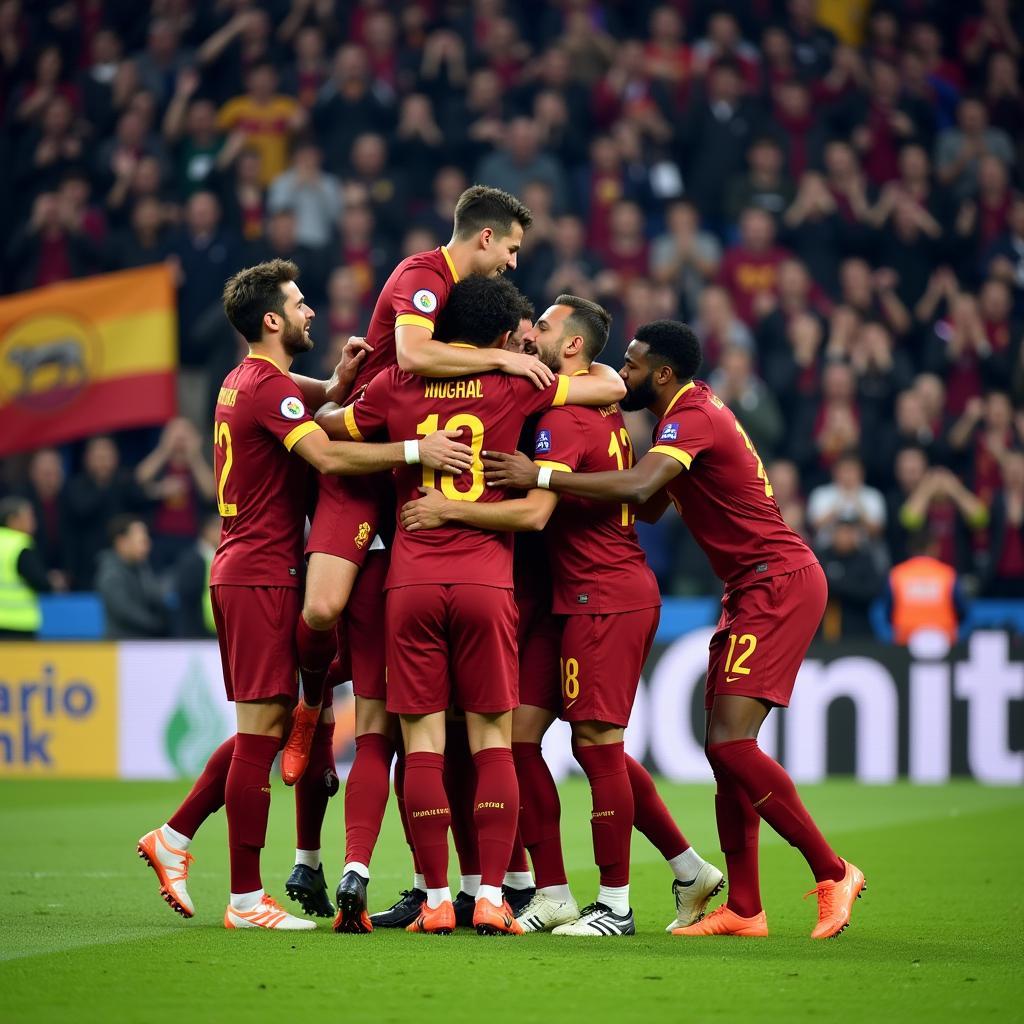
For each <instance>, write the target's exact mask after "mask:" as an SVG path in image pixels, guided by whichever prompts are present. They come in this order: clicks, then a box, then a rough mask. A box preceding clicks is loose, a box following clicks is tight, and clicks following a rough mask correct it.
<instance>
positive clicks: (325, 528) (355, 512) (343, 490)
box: [306, 473, 394, 565]
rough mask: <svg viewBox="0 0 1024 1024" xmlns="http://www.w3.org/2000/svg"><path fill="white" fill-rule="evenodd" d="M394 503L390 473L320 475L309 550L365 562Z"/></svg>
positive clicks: (308, 553) (309, 553) (309, 538)
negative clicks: (374, 539)
mask: <svg viewBox="0 0 1024 1024" xmlns="http://www.w3.org/2000/svg"><path fill="white" fill-rule="evenodd" d="M393 503H394V499H393V491H392V489H391V474H390V473H374V474H372V475H370V476H328V475H324V476H321V477H320V484H319V491H318V493H317V499H316V511H315V512H314V513H313V523H312V527H311V528H310V531H309V537H308V538H307V539H306V554H307V555H311V554H313V553H314V552H317V551H321V552H324V553H325V554H328V555H334V556H335V557H337V558H345V559H348V561H350V562H355V563H356V565H362V564H363V562H364V561H365V560H366V556H367V554H368V553H369V550H370V544H371V543H372V542H373V538H374V536H375V535H376V534H377V533H379V532H380V529H381V525H382V523H383V521H384V517H385V516H387V515H388V511H387V510H388V509H389V508H390V507H392V506H393Z"/></svg>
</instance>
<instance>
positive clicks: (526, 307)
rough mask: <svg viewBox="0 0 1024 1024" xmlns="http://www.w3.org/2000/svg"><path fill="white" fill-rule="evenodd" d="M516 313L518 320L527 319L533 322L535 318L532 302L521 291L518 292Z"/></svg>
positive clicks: (535, 313)
mask: <svg viewBox="0 0 1024 1024" xmlns="http://www.w3.org/2000/svg"><path fill="white" fill-rule="evenodd" d="M518 313H519V319H520V320H529V321H530V322H531V323H533V321H534V320H536V319H537V310H536V309H534V308H533V303H532V302H531V301H530V300H529V299H528V298H527V297H526V296H525V295H524V294H523V293H522V292H519V310H518ZM517 326H518V325H517Z"/></svg>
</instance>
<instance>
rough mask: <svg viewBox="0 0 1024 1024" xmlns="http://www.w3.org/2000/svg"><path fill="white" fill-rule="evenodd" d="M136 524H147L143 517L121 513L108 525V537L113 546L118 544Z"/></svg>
mask: <svg viewBox="0 0 1024 1024" xmlns="http://www.w3.org/2000/svg"><path fill="white" fill-rule="evenodd" d="M136 523H145V519H143V518H142V517H141V516H136V515H132V513H131V512H121V513H119V514H118V515H116V516H114V517H113V519H111V520H110V522H109V523H107V536H108V537H109V538H110V543H111V544H116V543H117V542H118V541H119V540H120V539H121V538H122V537H123V536H124V535H125V534H126V533H127V532H128V531H129V530H130V529H131V528H132V527H133V526H134V525H135V524H136Z"/></svg>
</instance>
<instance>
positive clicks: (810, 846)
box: [708, 739, 846, 882]
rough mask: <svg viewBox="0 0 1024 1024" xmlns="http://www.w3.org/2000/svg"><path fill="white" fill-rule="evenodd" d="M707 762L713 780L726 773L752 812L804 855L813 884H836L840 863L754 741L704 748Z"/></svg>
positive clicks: (781, 770)
mask: <svg viewBox="0 0 1024 1024" xmlns="http://www.w3.org/2000/svg"><path fill="white" fill-rule="evenodd" d="M708 760H709V761H710V762H711V767H712V768H713V769H714V772H715V775H716V776H717V775H718V774H719V770H720V769H724V770H725V771H726V772H728V773H729V775H731V776H732V777H733V779H735V780H736V782H737V783H738V784H739V785H740V786H742V787H743V791H744V792H745V793H746V794H747V796H748V797H749V799H750V803H751V804H752V805H753V808H754V810H755V811H757V813H758V814H760V815H761V817H762V818H764V820H765V821H767V822H768V824H769V825H771V827H772V828H773V829H775V831H776V832H778V833H779V835H780V836H782V838H783V839H785V840H786V842H787V843H789V844H790V846H795V847H796V848H797V849H798V850H799V851H800V852H801V853H802V854H803V855H804V857H805V859H806V860H807V863H808V864H809V865H810V868H811V871H812V872H813V873H814V878H815V880H816V881H818V882H824V881H826V880H827V879H832V880H833V881H839V879H841V878H842V877H843V875H844V874H845V873H846V868H845V867H844V865H843V862H842V861H841V860H840V859H839V857H837V856H836V852H835V850H833V849H832V847H831V846H829V845H828V843H827V842H826V841H825V837H824V836H823V835H822V834H821V832H820V831H819V830H818V826H817V825H815V824H814V819H813V818H812V817H811V816H810V814H809V813H808V811H807V808H806V807H804V805H803V802H802V801H801V799H800V797H799V795H798V794H797V791H796V786H794V785H793V780H792V779H791V778H790V777H789V775H788V773H787V772H786V769H785V768H783V767H782V765H781V764H779V762H778V761H775V760H773V759H772V758H770V757H769V756H768V755H767V754H766V753H765V752H764V751H763V750H762V749H761V748H760V747H759V746H758V745H757V740H751V739H744V740H732V741H730V742H729V743H713V744H711V746H709V747H708Z"/></svg>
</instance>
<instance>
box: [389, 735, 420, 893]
mask: <svg viewBox="0 0 1024 1024" xmlns="http://www.w3.org/2000/svg"><path fill="white" fill-rule="evenodd" d="M395 803H397V804H398V817H399V819H400V820H401V822H402V831H403V832H404V833H405V841H406V843H407V844H408V845H409V852H410V853H411V854H412V869H413V871H415V872H416V874H417V875H421V874H423V872H422V871H421V870H420V859H419V857H417V856H416V845H415V844H414V843H413V841H412V829H410V828H409V812H408V811H407V810H406V807H405V751H404V750H403V749H402V748H401V747H399V748H398V757H397V758H396V759H395Z"/></svg>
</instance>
